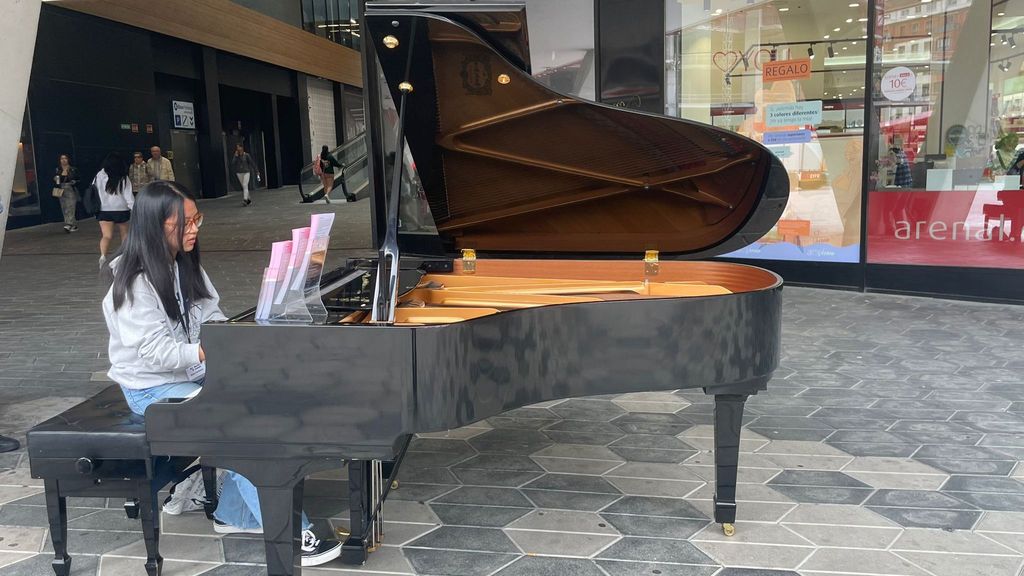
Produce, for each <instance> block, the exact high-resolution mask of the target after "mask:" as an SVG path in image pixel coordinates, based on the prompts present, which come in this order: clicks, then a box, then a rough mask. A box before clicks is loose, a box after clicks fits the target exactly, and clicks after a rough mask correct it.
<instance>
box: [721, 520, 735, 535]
mask: <svg viewBox="0 0 1024 576" xmlns="http://www.w3.org/2000/svg"><path fill="white" fill-rule="evenodd" d="M722 532H723V533H725V535H726V536H732V535H733V534H735V533H736V527H735V526H733V525H732V524H729V523H725V524H722Z"/></svg>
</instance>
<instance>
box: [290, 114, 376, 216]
mask: <svg viewBox="0 0 1024 576" xmlns="http://www.w3.org/2000/svg"><path fill="white" fill-rule="evenodd" d="M364 135H365V132H360V133H359V134H358V135H357V136H355V137H354V138H352V139H351V140H349V141H348V142H345V143H344V144H342V145H341V146H338V147H337V148H335V149H334V150H331V155H332V156H334V158H336V159H337V160H338V162H339V163H340V164H341V165H342V166H344V168H342V169H338V168H335V169H334V189H333V190H332V191H331V198H332V199H334V200H335V201H344V199H345V197H347V196H349V195H352V196H355V198H356V200H362V199H363V198H366V197H367V196H369V194H370V189H369V186H368V184H369V175H368V172H367V168H366V166H367V163H366V138H365V137H364ZM313 164H314V163H313V162H310V163H309V164H306V166H305V167H303V168H302V171H301V172H299V195H300V196H301V197H302V201H303V202H304V203H308V202H316V201H317V200H320V199H321V198H323V197H324V186H323V183H321V182H320V177H319V176H317V175H316V174H314V173H313Z"/></svg>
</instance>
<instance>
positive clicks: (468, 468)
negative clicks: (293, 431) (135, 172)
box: [0, 191, 1024, 576]
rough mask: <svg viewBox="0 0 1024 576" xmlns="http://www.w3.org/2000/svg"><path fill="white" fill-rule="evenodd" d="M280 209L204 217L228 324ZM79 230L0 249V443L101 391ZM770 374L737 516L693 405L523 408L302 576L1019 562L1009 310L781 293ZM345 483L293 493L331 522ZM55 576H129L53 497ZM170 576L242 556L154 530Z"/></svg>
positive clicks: (1017, 340)
mask: <svg viewBox="0 0 1024 576" xmlns="http://www.w3.org/2000/svg"><path fill="white" fill-rule="evenodd" d="M294 198H295V195H294V192H293V191H281V192H262V193H261V194H260V195H259V196H257V197H256V204H254V206H253V207H251V208H248V209H242V208H240V207H238V205H237V198H233V197H232V198H228V199H221V200H214V201H209V202H203V203H202V206H201V210H203V211H204V212H205V213H206V214H207V215H208V219H207V222H208V223H207V225H206V227H205V228H204V229H203V236H202V239H203V240H202V241H203V244H204V246H205V255H204V260H205V262H206V263H207V267H208V269H209V271H210V275H211V276H212V277H213V280H214V282H215V283H216V285H217V286H218V289H219V290H220V291H221V292H222V294H223V295H224V303H225V308H226V309H227V311H228V312H238V311H241V310H242V309H244V308H246V307H248V306H249V305H250V303H251V302H252V301H253V299H254V297H255V293H256V280H257V277H258V275H259V272H258V271H259V270H261V269H262V266H263V261H264V259H265V257H266V251H265V248H266V247H267V246H268V243H269V242H270V241H271V240H273V239H276V238H277V237H280V236H281V235H282V233H284V232H286V230H287V229H288V228H290V227H291V226H293V225H296V224H298V223H299V222H301V221H303V220H304V219H305V218H306V216H307V215H308V214H309V212H310V207H309V206H300V205H298V204H296V203H295V202H294ZM316 208H317V209H318V210H323V209H331V210H334V211H336V212H337V214H338V221H337V223H336V230H337V232H336V234H335V235H334V239H333V245H332V247H333V249H334V250H335V252H334V253H333V254H334V256H335V257H339V256H338V255H339V253H340V252H343V251H348V252H354V251H358V250H364V249H365V248H366V247H367V244H368V241H367V239H366V238H367V235H368V225H367V224H366V221H367V209H366V203H365V202H360V203H355V204H335V205H332V206H331V207H330V208H328V207H327V206H324V205H318V206H317V207H316ZM94 246H95V230H94V229H93V228H91V227H90V225H89V224H86V225H83V226H82V232H80V233H79V234H78V235H77V236H74V235H73V236H66V235H64V234H63V233H62V232H60V228H59V226H44V227H39V228H36V229H31V230H24V231H16V232H12V233H9V235H8V237H7V241H6V249H5V255H4V258H3V259H2V260H0V433H6V434H13V435H15V436H18V437H20V436H21V435H22V434H23V432H24V430H25V429H26V428H28V427H29V426H31V425H32V424H34V423H36V422H38V421H40V420H42V419H44V418H46V417H48V416H50V415H52V414H54V413H56V412H59V411H60V410H62V409H63V408H65V407H67V406H68V405H70V404H72V403H74V402H76V401H77V400H79V399H81V398H84V397H86V396H88V395H90V394H92V393H94V392H96V391H98V390H99V389H101V388H102V387H104V386H106V385H107V383H106V382H103V381H100V378H99V377H97V376H96V375H95V374H94V373H96V372H102V371H103V370H105V368H106V360H105V346H106V340H105V331H104V329H103V323H102V318H100V316H99V312H98V305H97V302H98V299H99V295H100V287H99V286H98V283H97V280H96V273H95V258H94V256H92V255H91V254H92V251H93V250H94V248H93V247H94ZM784 300H785V313H784V317H783V318H784V328H783V343H784V359H783V362H782V367H781V368H780V369H779V371H778V373H777V375H776V377H775V379H774V380H773V381H772V382H771V384H770V385H769V390H768V392H767V393H765V394H762V395H759V396H757V397H754V398H752V399H751V400H750V401H749V402H748V410H747V418H746V429H745V431H744V439H743V443H742V446H741V450H742V454H741V457H740V464H741V471H740V481H741V483H742V484H741V486H740V488H739V498H740V500H741V502H740V507H739V516H740V521H739V523H738V525H737V533H736V535H735V536H734V537H732V538H727V537H725V536H724V535H723V534H722V533H721V530H720V528H719V527H718V526H717V525H714V524H712V523H711V521H710V519H709V516H710V514H711V493H712V487H711V485H710V484H709V481H711V480H712V479H713V468H712V466H711V464H712V462H713V461H712V454H711V453H710V448H711V445H712V443H711V442H712V441H711V428H710V423H711V412H710V407H711V404H710V402H709V400H708V399H707V398H705V397H704V396H703V395H702V394H701V393H699V392H696V393H695V392H692V391H683V392H671V391H668V392H652V393H643V394H629V395H624V396H617V397H601V398H588V399H572V400H565V401H561V402H551V403H546V404H543V405H539V406H533V407H526V408H522V409H519V410H515V411H513V412H510V413H507V414H504V415H502V416H500V417H496V418H492V419H490V420H488V421H486V422H480V423H477V424H475V425H473V426H470V427H467V428H463V429H459V430H452V431H450V432H448V433H442V434H435V435H430V436H429V437H425V438H421V439H419V440H417V442H416V443H415V444H414V446H413V448H412V450H413V451H412V452H411V453H410V455H409V458H408V460H407V464H406V467H405V468H404V470H403V473H402V486H401V489H400V490H398V491H397V492H394V493H393V494H392V498H391V499H390V500H389V502H388V504H387V505H386V507H385V514H386V518H387V520H388V523H387V526H386V537H385V546H383V547H382V548H381V549H380V550H379V551H378V552H376V553H374V554H373V555H372V556H371V559H370V561H369V562H368V563H367V564H366V566H364V567H362V568H360V569H351V568H348V567H345V566H343V565H340V564H331V565H329V566H327V567H324V568H321V569H316V570H313V569H307V570H306V571H305V573H306V574H314V575H327V574H336V573H342V572H347V573H352V572H355V573H362V574H381V573H390V574H436V575H441V574H453V575H454V574H465V575H471V576H476V575H487V574H499V575H501V576H511V575H538V576H545V575H558V576H576V575H581V576H589V575H595V576H600V575H603V576H627V575H628V576H639V575H647V574H662V575H666V576H677V575H707V576H711V575H716V576H769V575H770V576H783V575H793V574H801V575H804V576H812V575H813V576H823V575H825V574H831V575H833V576H834V575H836V574H861V575H900V576H903V575H905V576H919V575H922V576H928V575H931V576H961V575H963V576H971V575H975V574H977V575H984V576H1003V575H1005V576H1017V575H1020V574H1024V572H1022V571H1021V568H1022V564H1024V465H1022V464H1021V462H1020V460H1021V458H1022V456H1024V375H1022V374H1024V308H1021V307H1012V306H1000V305H986V304H970V303H961V302H951V301H942V300H929V299H917V298H907V297H894V296H879V295H864V294H856V293H848V292H838V291H825V290H811V289H798V288H787V289H786V290H785V298H784ZM26 466H27V458H25V457H23V455H22V454H21V453H16V454H0V576H13V575H17V576H27V575H34V574H40V575H45V574H50V573H51V572H50V568H49V560H50V558H49V556H48V554H47V553H46V550H48V549H49V548H48V546H49V544H48V535H47V531H46V527H45V526H46V522H45V514H44V510H43V508H42V499H41V498H40V493H41V491H42V490H41V488H40V486H39V483H38V482H37V481H34V480H32V479H30V478H29V476H28V474H27V469H26ZM343 478H344V472H339V473H336V474H329V475H326V476H324V477H319V478H317V479H315V480H311V481H310V482H309V483H308V487H307V498H308V502H307V509H308V510H310V511H311V512H312V513H313V514H314V516H317V517H318V519H317V523H318V524H320V525H321V526H324V525H325V523H328V522H329V523H331V524H333V525H335V526H337V525H343V524H344V522H345V520H346V519H345V518H343V516H344V513H343V512H344V509H345V508H344V507H345V501H344V500H343V499H342V496H343V495H344V494H345V490H344V484H343V482H342V479H343ZM71 505H72V507H73V508H72V509H71V517H72V521H71V524H70V529H71V530H70V542H71V546H72V551H73V554H74V558H75V559H74V562H73V568H74V571H73V573H74V574H90V575H92V574H100V575H102V576H116V575H122V574H140V573H142V561H141V560H140V558H141V556H142V554H143V547H142V543H141V535H140V533H139V531H138V530H137V529H136V525H135V524H134V522H130V521H127V520H126V519H125V518H123V516H122V515H121V512H120V511H119V510H118V508H119V506H120V503H119V502H107V501H105V500H103V499H92V500H85V499H79V500H74V499H73V500H71ZM163 527H164V537H163V538H162V543H161V546H162V552H163V555H164V557H165V558H167V561H166V563H165V565H164V574H166V575H169V576H175V575H181V576H187V575H193V574H206V575H210V576H218V575H225V576H226V575H231V576H247V575H249V574H262V573H265V570H264V569H263V568H262V566H260V565H259V562H260V560H261V545H260V542H259V541H258V540H256V539H254V538H249V537H219V536H216V535H214V533H213V532H212V529H211V526H210V525H209V523H208V522H207V521H206V520H205V519H204V517H202V515H196V514H193V515H185V516H178V517H174V516H164V518H163Z"/></svg>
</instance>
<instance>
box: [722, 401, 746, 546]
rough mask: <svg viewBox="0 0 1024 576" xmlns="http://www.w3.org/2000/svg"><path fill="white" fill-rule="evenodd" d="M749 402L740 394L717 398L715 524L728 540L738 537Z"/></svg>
mask: <svg viewBox="0 0 1024 576" xmlns="http://www.w3.org/2000/svg"><path fill="white" fill-rule="evenodd" d="M746 401H747V397H746V396H744V395H739V394H716V395H715V522H718V523H719V524H721V525H722V531H723V532H725V535H726V536H732V535H733V534H735V533H736V528H735V527H734V526H733V524H734V523H735V522H736V472H737V468H738V466H739V459H740V430H741V428H742V426H743V404H744V402H746Z"/></svg>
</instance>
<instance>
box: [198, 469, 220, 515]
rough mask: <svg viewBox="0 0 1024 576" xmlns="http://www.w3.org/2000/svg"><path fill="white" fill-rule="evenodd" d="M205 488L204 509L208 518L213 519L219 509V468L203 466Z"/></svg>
mask: <svg viewBox="0 0 1024 576" xmlns="http://www.w3.org/2000/svg"><path fill="white" fill-rule="evenodd" d="M202 470H203V489H204V490H206V502H204V503H203V511H204V512H206V518H207V519H208V520H210V521H211V522H212V521H213V513H214V512H215V511H216V510H217V469H216V468H211V467H210V466H203V468H202Z"/></svg>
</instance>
